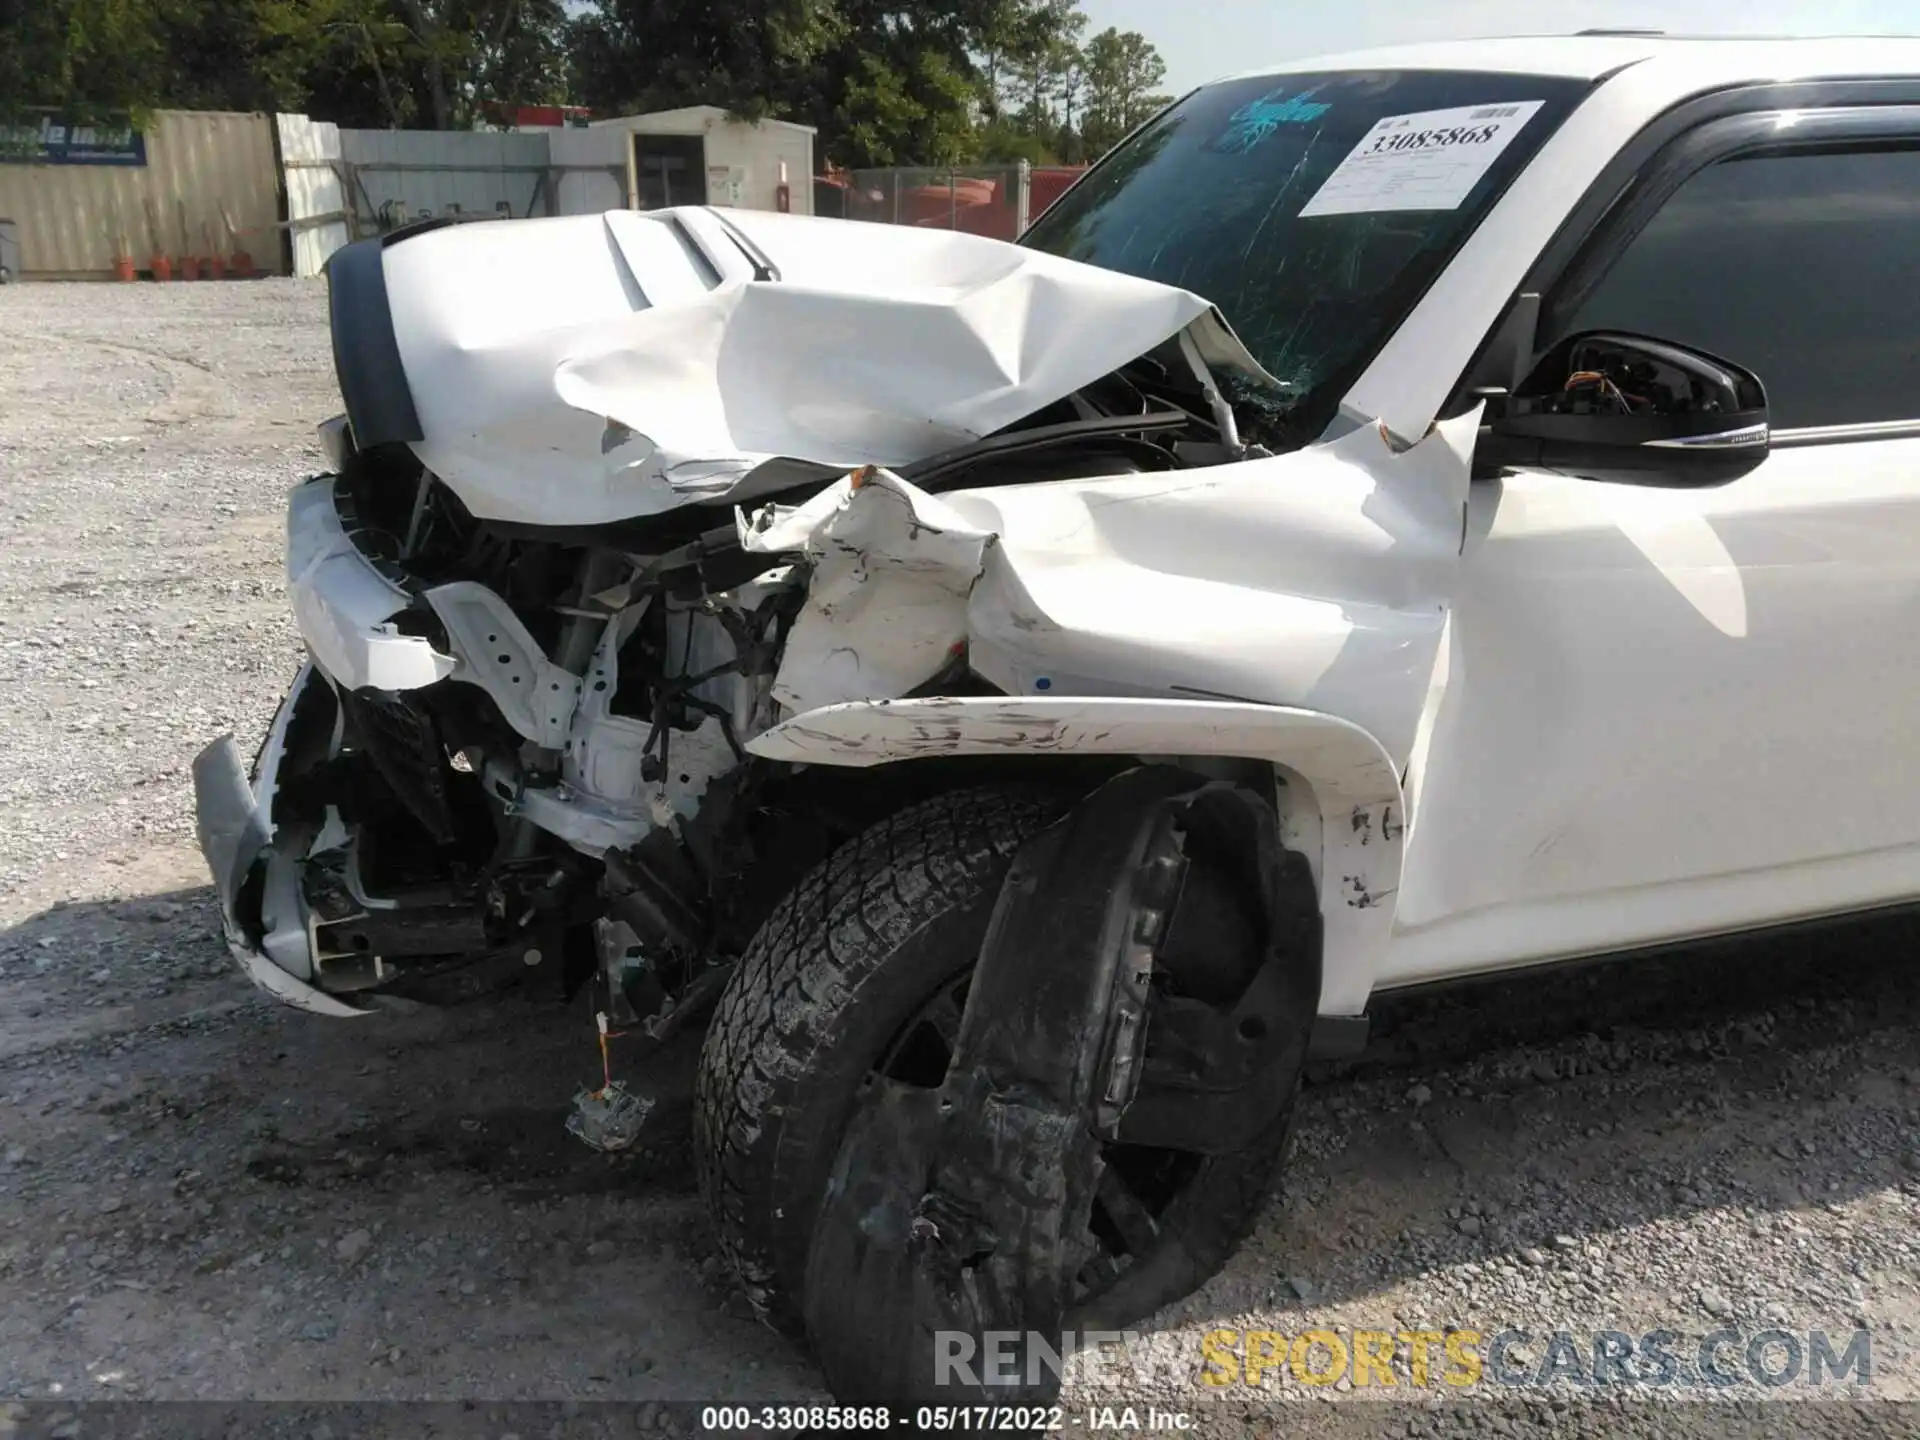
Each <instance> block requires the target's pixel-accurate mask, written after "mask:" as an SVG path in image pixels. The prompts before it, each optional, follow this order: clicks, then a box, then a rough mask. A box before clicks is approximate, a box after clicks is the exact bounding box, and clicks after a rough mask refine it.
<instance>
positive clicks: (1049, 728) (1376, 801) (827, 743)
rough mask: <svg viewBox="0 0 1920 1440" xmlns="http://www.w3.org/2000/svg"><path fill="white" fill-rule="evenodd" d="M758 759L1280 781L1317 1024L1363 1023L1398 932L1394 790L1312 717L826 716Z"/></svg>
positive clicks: (1015, 704)
mask: <svg viewBox="0 0 1920 1440" xmlns="http://www.w3.org/2000/svg"><path fill="white" fill-rule="evenodd" d="M747 749H748V750H750V751H752V752H753V753H754V754H755V755H758V756H760V757H762V758H763V759H768V760H782V761H786V762H788V763H790V764H796V765H847V766H868V765H882V764H887V763H890V762H893V761H900V760H919V759H929V758H932V757H935V756H961V755H1003V754H1031V755H1140V756H1199V755H1206V756H1221V757H1231V758H1234V759H1247V760H1263V761H1266V762H1268V763H1270V764H1272V765H1274V766H1276V767H1277V768H1278V769H1279V770H1280V771H1281V773H1282V777H1283V778H1284V779H1285V780H1286V781H1287V786H1286V789H1285V791H1284V792H1283V793H1282V795H1281V797H1280V809H1281V822H1282V827H1283V833H1284V835H1285V838H1286V842H1287V844H1288V846H1289V847H1290V848H1293V849H1298V850H1301V851H1303V852H1305V854H1306V855H1307V857H1308V859H1309V860H1310V861H1311V862H1312V863H1313V867H1314V878H1315V880H1316V881H1317V882H1318V884H1319V887H1320V912H1321V918H1322V923H1323V926H1324V931H1325V941H1324V944H1325V953H1324V954H1323V956H1322V960H1321V984H1320V1004H1319V1013H1320V1014H1322V1015H1358V1014H1360V1013H1361V1012H1362V1011H1363V1010H1364V1009H1365V1008H1366V1003H1367V996H1368V994H1369V993H1370V992H1371V991H1372V989H1373V980H1374V975H1375V973H1376V971H1377V969H1378V966H1379V963H1380V960H1381V957H1383V956H1384V955H1385V953H1386V948H1387V940H1388V937H1389V935H1390V933H1391V931H1392V928H1393V914H1394V896H1395V895H1396V893H1397V892H1398V890H1399V887H1400V866H1401V861H1402V858H1403V849H1404V843H1405V835H1406V823H1405V817H1406V811H1405V803H1404V799H1403V797H1402V795H1401V790H1400V777H1399V774H1398V772H1397V771H1396V769H1395V767H1394V764H1393V761H1392V760H1391V759H1390V758H1389V756H1388V754H1387V752H1386V750H1385V749H1384V748H1383V747H1382V745H1381V744H1380V742H1379V741H1378V740H1376V739H1375V738H1374V737H1373V736H1372V735H1371V734H1370V733H1368V732H1367V731H1366V730H1364V729H1362V728H1361V727H1360V726H1358V725H1355V724H1353V723H1352V722H1351V721H1347V720H1342V719H1340V718H1339V717H1338V716H1336V715H1328V714H1324V713H1322V712H1320V711H1317V710H1301V709H1295V708H1293V707H1290V706H1283V705H1256V704H1250V703H1241V702H1228V701H1214V700H1174V699H1167V700H1162V699H1152V698H1146V699H1127V698H1105V697H1084V696H1060V697H1058V698H1055V697H1051V696H1028V697H1012V696H999V695H991V696H955V697H933V698H928V699H921V700H860V701H852V702H849V703H846V704H840V705H826V706H822V707H821V708H819V709H817V710H811V711H808V712H807V713H805V714H802V715H796V716H795V717H794V718H793V719H791V720H788V721H785V722H784V723H782V724H780V725H776V726H774V727H773V728H771V729H769V730H766V731H764V732H762V733H761V734H760V735H758V736H756V737H755V738H754V739H753V740H752V741H750V742H749V743H748V745H747Z"/></svg>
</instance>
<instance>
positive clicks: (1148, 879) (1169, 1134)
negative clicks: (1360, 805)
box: [804, 767, 1319, 1406]
mask: <svg viewBox="0 0 1920 1440" xmlns="http://www.w3.org/2000/svg"><path fill="white" fill-rule="evenodd" d="M1295 858H1297V857H1292V856H1289V855H1287V854H1286V853H1285V852H1283V851H1282V850H1281V848H1280V844H1279V839H1278V833H1277V828H1276V824H1275V820H1274V814H1273V810H1272V808H1271V806H1270V805H1268V804H1267V803H1266V801H1264V800H1263V799H1261V798H1260V797H1258V796H1257V795H1255V794H1253V793H1252V792H1251V791H1249V790H1246V789H1242V788H1238V787H1236V786H1233V785H1229V784H1224V783H1208V782H1205V781H1203V780H1201V779H1200V778H1199V777H1197V776H1194V775H1192V774H1189V773H1187V772H1183V771H1179V770H1174V769H1171V768H1162V767H1141V768H1137V769H1134V770H1130V771H1128V772H1126V773H1124V774H1122V775H1120V776H1118V777H1116V778H1115V779H1113V780H1111V781H1109V782H1107V784H1105V785H1104V786H1102V787H1101V788H1100V789H1099V790H1097V791H1095V792H1094V793H1093V794H1092V795H1091V796H1089V797H1088V798H1087V799H1086V800H1084V801H1082V802H1081V803H1080V804H1079V805H1078V806H1077V807H1076V808H1075V809H1074V810H1073V811H1072V812H1070V813H1069V814H1068V815H1067V816H1065V817H1064V818H1063V819H1061V820H1060V821H1058V822H1057V823H1056V824H1054V825H1053V826H1052V827H1050V828H1049V829H1047V830H1045V831H1043V832H1041V833H1040V834H1039V835H1038V836H1036V837H1035V838H1034V839H1033V840H1032V841H1030V842H1029V843H1028V844H1027V846H1026V847H1025V848H1024V849H1023V850H1022V851H1021V853H1020V854H1019V856H1018V857H1017V858H1016V859H1015V861H1014V864H1013V866H1012V869H1011V870H1010V872H1009V874H1008V876H1007V879H1006V881H1005V883H1004V885H1003V887H1002V890H1001V893H1000V896H999V899H998V902H997V904H996V906H995V910H994V914H993V918H992V922H991V924H990V926H989V929H988V933H987V939H986V942H985V944H984V946H983V948H982V952H981V957H980V960H979V963H978V966H977V968H976V970H975V972H974V976H973V980H972V982H971V985H970V987H969V990H968V996H967V1002H966V1007H965V1010H964V1013H963V1015H962V1018H961V1022H960V1029H959V1034H958V1037H957V1039H956V1042H955V1047H954V1054H953V1059H952V1061H951V1063H950V1065H949V1067H948V1071H947V1075H946V1078H945V1081H944V1083H943V1085H942V1086H941V1087H940V1088H939V1089H937V1090H927V1089H914V1088H910V1087H907V1086H903V1085H898V1084H894V1083H893V1082H889V1081H885V1080H878V1079H877V1080H876V1082H875V1084H874V1085H873V1086H872V1088H871V1089H870V1090H869V1092H868V1095H867V1098H866V1099H865V1100H864V1101H863V1103H862V1105H861V1108H860V1109H859V1110H858V1111H857V1112H856V1114H855V1116H854V1118H853V1120H852V1121H851V1123H850V1124H849V1126H848V1128H847V1133H846V1136H845V1138H844V1140H843V1141H842V1144H841V1149H840V1153H839V1155H838V1157H837V1159H836V1163H835V1167H834V1170H833V1174H832V1178H831V1179H830V1180H829V1182H828V1186H827V1191H826V1194H825V1197H824V1198H823V1200H822V1203H821V1209H820V1211H819V1214H818V1216H817V1218H816V1220H815V1223H814V1227H813V1239H812V1243H811V1248H810V1251H809V1254H808V1260H807V1278H806V1293H805V1297H804V1312H805V1317H806V1322H807V1331H808V1336H809V1338H810V1340H811V1341H812V1344H813V1347H814V1350H815V1353H816V1354H817V1356H818V1357H819V1359H820V1362H821V1365H822V1367H823V1368H824V1370H825V1371H826V1373H827V1377H828V1380H829V1383H830V1384H831V1386H832V1388H833V1391H834V1393H835V1394H836V1395H838V1396H841V1397H842V1398H843V1399H845V1400H847V1401H849V1402H854V1403H863V1404H888V1405H894V1406H917V1405H923V1404H944V1405H955V1404H976V1403H989V1402H990V1403H994V1404H1002V1405H1004V1404H1015V1405H1019V1404H1029V1405H1031V1404H1042V1403H1045V1402H1047V1401H1048V1400H1050V1399H1051V1397H1052V1396H1053V1395H1054V1394H1055V1393H1057V1390H1058V1387H1059V1383H1060V1376H1059V1374H1058V1367H1057V1366H1056V1365H1055V1364H1053V1363H1052V1357H1053V1356H1055V1355H1061V1354H1065V1353H1067V1351H1068V1349H1069V1348H1070V1345H1071V1341H1070V1339H1068V1338H1067V1337H1066V1336H1064V1335H1063V1332H1062V1327H1063V1325H1065V1324H1069V1323H1071V1319H1072V1317H1071V1315H1070V1313H1069V1312H1070V1308H1071V1306H1072V1303H1073V1300H1074V1294H1073V1280H1074V1277H1075V1275H1076V1273H1077V1272H1079V1270H1080V1268H1081V1266H1082V1265H1083V1264H1084V1263H1085V1261H1087V1260H1088V1259H1089V1258H1090V1257H1091V1255H1092V1253H1093V1249H1094V1245H1095V1243H1096V1242H1095V1241H1094V1239H1093V1236H1092V1233H1091V1231H1090V1229H1089V1221H1090V1217H1091V1215H1092V1210H1093V1204H1094V1200H1095V1195H1096V1191H1097V1189H1098V1187H1099V1182H1100V1174H1101V1168H1102V1163H1103V1162H1102V1160H1101V1146H1102V1144H1103V1143H1106V1142H1110V1141H1120V1142H1128V1143H1132V1142H1135V1141H1138V1142H1141V1143H1146V1144H1152V1145H1159V1146H1166V1147H1169V1148H1177V1149H1186V1150H1197V1151H1219V1150H1231V1149H1234V1148H1237V1147H1238V1146H1239V1145H1243V1144H1244V1143H1246V1138H1247V1137H1248V1136H1251V1135H1252V1134H1254V1133H1257V1132H1258V1131H1260V1130H1263V1129H1265V1128H1266V1127H1267V1126H1268V1125H1270V1124H1272V1123H1273V1122H1274V1121H1275V1120H1276V1119H1277V1118H1278V1116H1279V1112H1280V1111H1281V1109H1282V1108H1283V1107H1284V1106H1285V1105H1286V1104H1288V1103H1289V1101H1290V1098H1291V1095H1292V1091H1293V1085H1294V1081H1295V1080H1296V1079H1297V1076H1298V1073H1299V1069H1300V1066H1301V1063H1302V1061H1303V1059H1304V1057H1305V1053H1306V1046H1307V1040H1308V1036H1309V1032H1310V1030H1311V1027H1312V1020H1313V1012H1314V1003H1313V1001H1314V996H1315V994H1316V993H1317V989H1318V983H1319V972H1318V943H1317V942H1318V930H1317V922H1318V916H1317V913H1316V912H1315V910H1314V906H1313V903H1312V894H1313V892H1312V889H1311V886H1310V885H1309V886H1307V887H1306V889H1305V892H1304V893H1305V895H1306V897H1307V898H1306V901H1305V903H1304V904H1303V903H1301V901H1300V900H1298V899H1297V898H1296V894H1297V893H1298V890H1299V887H1298V886H1297V885H1296V884H1295V883H1294V882H1296V881H1297V880H1298V878H1299V877H1298V875H1297V874H1296V873H1295V871H1294V869H1293V867H1292V866H1291V865H1289V863H1288V862H1289V861H1290V860H1292V859H1295ZM1197 866H1216V867H1219V868H1222V869H1224V870H1226V871H1227V872H1228V876H1229V880H1230V882H1231V883H1234V884H1244V885H1246V886H1248V887H1250V889H1251V892H1252V893H1251V895H1250V896H1249V897H1248V898H1249V899H1251V901H1252V905H1251V907H1250V911H1251V913H1252V914H1253V915H1254V916H1255V917H1257V920H1256V924H1255V926H1254V927H1253V928H1252V930H1251V931H1250V932H1249V933H1248V934H1247V935H1246V936H1245V937H1244V941H1243V944H1242V947H1241V948H1243V949H1244V950H1245V951H1247V952H1248V953H1245V954H1244V955H1242V956H1240V957H1235V958H1237V959H1238V960H1239V961H1240V962H1241V963H1239V966H1238V969H1239V974H1240V976H1241V977H1242V979H1241V981H1240V983H1239V984H1238V985H1237V986H1236V987H1234V988H1235V989H1236V990H1237V992H1238V993H1237V994H1234V995H1232V996H1227V997H1217V1001H1216V1003H1207V1002H1206V1001H1203V1000H1199V999H1193V998H1182V997H1180V996H1178V995H1176V994H1173V993H1170V990H1169V987H1168V986H1167V984H1166V983H1165V982H1166V981H1167V979H1168V978H1169V977H1168V976H1167V975H1166V974H1164V973H1162V969H1161V967H1160V966H1159V964H1158V961H1159V959H1160V958H1161V955H1162V952H1163V950H1164V948H1165V947H1166V945H1167V944H1168V941H1169V938H1170V936H1171V934H1172V931H1173V928H1174V921H1175V917H1176V915H1177V914H1180V913H1181V912H1182V909H1183V907H1182V906H1181V900H1182V895H1183V891H1184V890H1185V888H1186V885H1187V881H1188V880H1189V878H1190V875H1191V874H1192V873H1193V871H1194V869H1195V867H1197ZM1200 893H1203V894H1204V893H1207V892H1206V891H1204V890H1202V891H1201V892H1200ZM1201 988H1203V989H1204V988H1206V987H1201ZM1135 1116H1138V1117H1139V1121H1138V1124H1137V1126H1136V1124H1134V1123H1132V1122H1133V1117H1135ZM1226 1117H1230V1118H1226ZM994 1332H998V1333H999V1335H1001V1336H1004V1337H1005V1340H1004V1342H1002V1343H996V1344H994V1345H992V1346H991V1347H989V1346H985V1345H983V1344H982V1343H981V1337H983V1336H987V1335H989V1334H992V1333H994ZM962 1337H971V1343H970V1342H969V1340H968V1339H963V1338H962ZM1043 1347H1044V1348H1043ZM990 1354H991V1355H993V1356H995V1357H997V1358H998V1360H999V1362H1000V1363H998V1364H992V1363H988V1362H987V1360H986V1359H985V1358H984V1357H987V1356H988V1355H990ZM956 1357H957V1358H960V1359H963V1360H969V1361H974V1360H978V1361H979V1362H980V1363H977V1364H968V1365H966V1366H964V1367H962V1368H960V1369H956V1367H955V1365H954V1364H953V1361H954V1360H955V1358H956Z"/></svg>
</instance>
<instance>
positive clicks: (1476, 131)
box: [1300, 100, 1544, 219]
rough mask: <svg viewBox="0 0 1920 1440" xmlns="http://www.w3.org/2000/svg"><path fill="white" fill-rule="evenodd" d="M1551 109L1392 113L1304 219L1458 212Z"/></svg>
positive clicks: (1526, 103)
mask: <svg viewBox="0 0 1920 1440" xmlns="http://www.w3.org/2000/svg"><path fill="white" fill-rule="evenodd" d="M1543 103H1544V102H1542V101H1539V100H1520V101H1515V102H1513V103H1511V104H1505V105H1460V106H1456V107H1454V108H1453V109H1450V110H1423V111H1421V112H1420V113H1419V114H1417V115H1389V116H1387V117H1386V118H1384V119H1383V120H1381V121H1380V122H1379V123H1377V124H1376V125H1375V126H1374V127H1373V128H1372V129H1371V130H1369V131H1367V133H1366V134H1365V135H1363V136H1361V137H1360V143H1359V144H1358V145H1356V146H1354V147H1353V150H1352V152H1351V153H1350V154H1349V155H1348V156H1347V158H1346V159H1344V160H1342V161H1341V162H1340V164H1339V165H1338V167H1336V168H1335V170H1334V172H1333V173H1332V174H1331V175H1329V176H1328V177H1327V182H1326V184H1324V185H1322V186H1321V187H1320V189H1319V191H1318V192H1316V193H1315V195H1314V197H1313V198H1312V199H1311V200H1309V201H1308V202H1307V204H1306V208H1305V209H1303V210H1302V211H1301V212H1300V217H1301V218H1302V219H1308V218H1311V217H1312V216H1315V215H1371V214H1377V213H1379V212H1382V211H1388V210H1455V209H1458V208H1459V206H1460V202H1461V201H1463V200H1465V199H1466V198H1467V196H1468V194H1470V193H1471V192H1472V190H1473V187H1474V185H1475V183H1476V182H1477V181H1478V180H1479V179H1480V177H1481V176H1482V175H1484V174H1486V173H1487V169H1488V167H1489V166H1491V165H1492V164H1493V162H1494V161H1495V160H1497V159H1499V158H1500V152H1501V151H1502V150H1505V149H1506V148H1507V146H1508V145H1509V144H1510V143H1512V140H1513V137H1514V136H1516V135H1518V134H1519V133H1520V130H1521V128H1522V127H1523V126H1524V125H1525V124H1526V123H1527V121H1529V120H1531V119H1532V118H1533V115H1534V112H1535V111H1537V110H1538V109H1539V108H1540V106H1541V105H1542V104H1543Z"/></svg>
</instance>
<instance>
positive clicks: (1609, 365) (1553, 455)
mask: <svg viewBox="0 0 1920 1440" xmlns="http://www.w3.org/2000/svg"><path fill="white" fill-rule="evenodd" d="M1767 441H1768V428H1767V397H1766V392H1765V390H1763V389H1762V388H1761V385H1760V380H1759V378H1758V377H1757V376H1755V375H1754V374H1752V373H1751V372H1750V371H1746V370H1742V369H1741V368H1740V367H1739V366H1737V365H1733V364H1729V363H1728V362H1727V361H1725V360H1721V359H1719V358H1718V357H1716V356H1712V355H1707V354H1704V353H1703V352H1701V351H1698V350H1689V349H1686V348H1685V347H1683V346H1680V345H1673V344H1669V343H1668V342H1667V341H1665V340H1655V339H1651V338H1649V337H1647V336H1644V335H1622V334H1616V333H1613V332H1603V331H1587V332H1585V333H1582V334H1579V335H1573V336H1569V337H1568V338H1567V339H1565V340H1562V341H1561V342H1560V343H1559V344H1558V345H1556V346H1554V347H1553V348H1552V349H1551V350H1549V351H1547V353H1546V354H1545V355H1543V356H1541V358H1540V360H1539V362H1538V363H1537V364H1536V365H1535V366H1534V368H1533V372H1532V373H1531V374H1530V375H1528V376H1527V378H1526V380H1525V381H1524V382H1522V384H1521V385H1520V388H1519V389H1518V390H1517V391H1515V392H1514V394H1513V395H1512V396H1511V397H1509V398H1508V400H1507V402H1506V407H1505V410H1504V412H1503V413H1501V414H1500V415H1499V416H1498V417H1497V418H1496V419H1494V420H1493V421H1492V422H1491V424H1490V425H1489V426H1488V427H1487V428H1486V429H1485V431H1483V433H1482V435H1481V437H1480V442H1479V444H1478V445H1477V446H1476V448H1475V455H1474V458H1475V461H1476V463H1477V464H1478V465H1479V466H1481V467H1483V468H1485V467H1493V468H1496V469H1517V468H1524V469H1530V470H1551V471H1554V472H1556V473H1558V474H1562V475H1574V476H1578V477H1581V478H1583V479H1588V480H1610V481H1614V482H1616V483H1619V484H1625V485H1666V486H1686V487H1691V486H1705V485H1724V484H1726V483H1727V482H1728V481H1729V480H1737V479H1738V478H1739V477H1740V476H1742V475H1744V474H1746V473H1747V472H1748V471H1749V470H1751V469H1753V468H1754V467H1755V466H1756V465H1758V464H1759V463H1760V462H1761V461H1762V460H1764V459H1766V458H1767Z"/></svg>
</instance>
